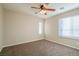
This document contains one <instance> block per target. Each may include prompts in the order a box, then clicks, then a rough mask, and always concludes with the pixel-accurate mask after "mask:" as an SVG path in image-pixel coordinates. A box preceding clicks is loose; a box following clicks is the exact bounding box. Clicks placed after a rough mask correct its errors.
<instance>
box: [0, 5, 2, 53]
mask: <svg viewBox="0 0 79 59" xmlns="http://www.w3.org/2000/svg"><path fill="white" fill-rule="evenodd" d="M2 40H3V11H2V6H1V4H0V51H1V49H2Z"/></svg>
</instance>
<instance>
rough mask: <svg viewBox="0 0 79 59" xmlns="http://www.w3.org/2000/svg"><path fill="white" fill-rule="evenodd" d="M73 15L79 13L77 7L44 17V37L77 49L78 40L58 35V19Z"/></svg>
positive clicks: (78, 45) (78, 47)
mask: <svg viewBox="0 0 79 59" xmlns="http://www.w3.org/2000/svg"><path fill="white" fill-rule="evenodd" d="M74 15H79V8H77V9H74V10H71V11H68V12H65V13H62V14H59V15H57V16H53V17H51V18H48V19H46V23H45V32H46V39H47V40H49V41H52V42H56V43H59V44H63V45H66V46H70V47H73V48H76V49H79V40H77V39H69V38H61V37H59V36H58V26H59V25H58V21H59V19H61V18H63V17H68V16H74Z"/></svg>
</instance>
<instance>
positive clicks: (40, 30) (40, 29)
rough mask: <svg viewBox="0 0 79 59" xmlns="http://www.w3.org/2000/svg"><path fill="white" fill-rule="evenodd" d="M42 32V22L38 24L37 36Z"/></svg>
mask: <svg viewBox="0 0 79 59" xmlns="http://www.w3.org/2000/svg"><path fill="white" fill-rule="evenodd" d="M42 31H43V24H42V22H39V34H42Z"/></svg>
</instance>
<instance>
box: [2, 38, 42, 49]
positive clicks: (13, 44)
mask: <svg viewBox="0 0 79 59" xmlns="http://www.w3.org/2000/svg"><path fill="white" fill-rule="evenodd" d="M38 40H42V39H36V40H31V41H25V42H18V43H14V44H9V45H3V48H4V47H8V46H14V45H19V44H23V43H29V42H33V41H38Z"/></svg>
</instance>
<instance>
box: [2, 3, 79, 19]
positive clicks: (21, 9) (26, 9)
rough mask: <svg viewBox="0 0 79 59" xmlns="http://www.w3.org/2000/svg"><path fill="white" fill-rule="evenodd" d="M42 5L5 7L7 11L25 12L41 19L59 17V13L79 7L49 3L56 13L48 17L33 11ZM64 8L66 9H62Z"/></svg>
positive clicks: (12, 5) (13, 4) (26, 4)
mask: <svg viewBox="0 0 79 59" xmlns="http://www.w3.org/2000/svg"><path fill="white" fill-rule="evenodd" d="M39 5H40V3H4V4H3V7H4V8H5V9H9V10H14V11H18V12H23V13H28V14H32V15H34V16H37V17H40V18H48V17H51V16H54V15H57V14H59V13H63V12H66V11H69V10H72V9H75V8H78V7H79V4H78V3H49V4H48V6H49V8H55V9H56V11H55V12H51V11H50V12H48V14H47V15H44V14H40V13H38V14H35V12H38V11H39V10H37V9H32V8H31V6H36V7H37V6H39ZM62 7H64V9H60V8H62Z"/></svg>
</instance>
